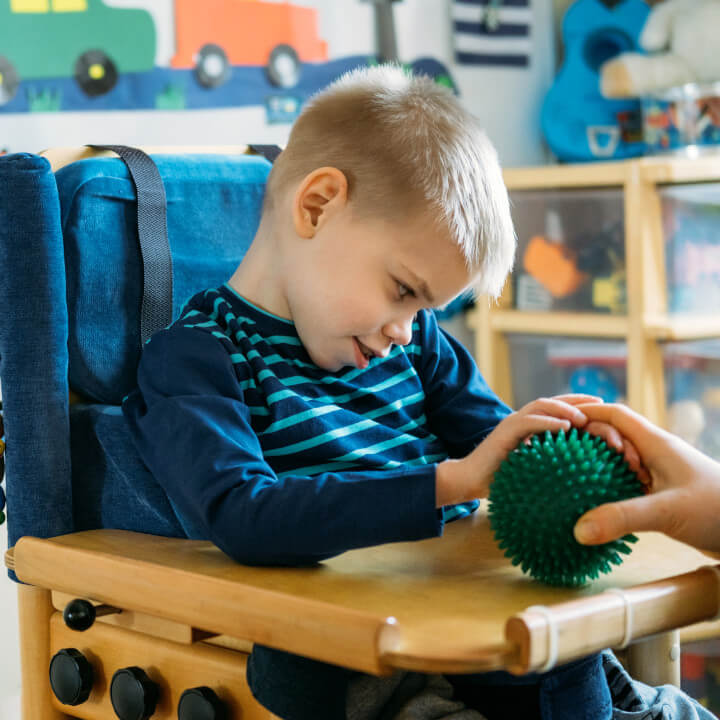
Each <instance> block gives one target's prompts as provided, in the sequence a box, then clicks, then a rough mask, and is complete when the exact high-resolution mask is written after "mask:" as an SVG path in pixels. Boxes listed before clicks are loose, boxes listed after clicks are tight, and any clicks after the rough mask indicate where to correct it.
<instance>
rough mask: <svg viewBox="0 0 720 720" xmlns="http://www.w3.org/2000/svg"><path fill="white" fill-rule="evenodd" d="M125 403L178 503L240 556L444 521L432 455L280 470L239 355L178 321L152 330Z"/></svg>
mask: <svg viewBox="0 0 720 720" xmlns="http://www.w3.org/2000/svg"><path fill="white" fill-rule="evenodd" d="M189 334H191V335H190V336H189ZM188 337H191V341H190V342H188ZM123 412H124V414H125V416H126V418H127V420H128V422H129V426H130V428H131V432H132V435H133V437H134V440H135V443H136V446H137V448H138V450H139V453H140V456H141V457H142V459H143V461H144V462H145V464H146V465H147V466H148V468H149V469H150V471H151V472H152V473H153V475H154V476H155V478H156V479H157V481H158V482H159V483H160V484H161V485H162V487H163V488H164V489H165V491H166V493H167V494H168V496H169V498H170V499H171V500H172V502H173V505H174V507H175V508H176V510H177V511H178V512H179V513H180V514H181V516H183V519H185V520H186V521H187V522H188V523H189V524H190V525H192V526H193V527H196V528H202V531H203V533H204V534H205V537H206V539H209V540H212V541H213V542H214V543H215V544H216V545H218V547H220V548H221V549H222V550H223V551H224V552H226V553H227V554H228V555H230V556H231V557H232V558H234V559H236V560H238V561H239V562H243V563H246V564H287V565H297V564H307V563H312V562H316V561H319V560H322V559H324V558H327V557H330V556H333V555H336V554H339V553H342V552H344V551H346V550H349V549H352V548H356V547H367V546H370V545H376V544H381V543H387V542H398V541H407V540H418V539H424V538H427V537H433V536H437V535H439V534H440V533H441V532H442V524H443V523H442V517H441V514H440V513H439V512H438V511H437V510H436V507H435V501H436V498H435V466H432V465H427V466H421V467H411V468H410V467H409V468H401V469H398V470H389V471H383V472H343V473H341V474H339V473H330V472H328V473H321V474H319V475H314V476H301V475H297V476H292V475H291V476H286V475H283V477H282V478H279V477H278V476H277V475H276V473H275V472H274V471H273V470H272V468H271V467H270V466H269V465H268V463H267V462H266V461H265V460H264V458H263V453H262V448H261V446H260V442H259V440H258V438H257V436H256V434H255V432H254V431H253V429H252V425H251V423H250V410H249V408H248V407H247V405H246V404H245V403H244V402H243V398H242V391H241V389H240V386H239V384H238V381H237V376H236V374H235V370H234V368H233V365H232V361H231V359H230V356H229V354H228V352H227V350H226V349H225V348H224V347H223V345H222V344H221V342H220V341H219V340H218V339H216V338H214V337H213V336H212V335H210V334H209V333H205V332H202V331H198V330H191V329H184V328H177V327H176V328H172V329H170V330H166V331H163V332H161V333H160V334H158V335H156V336H155V337H153V339H152V340H151V341H150V342H149V343H148V344H147V345H146V346H145V349H144V351H143V356H142V360H141V363H140V367H139V370H138V388H137V389H136V390H135V391H133V393H131V394H130V395H129V396H128V398H127V399H126V401H125V404H124V406H123ZM359 520H362V521H361V522H360V521H359Z"/></svg>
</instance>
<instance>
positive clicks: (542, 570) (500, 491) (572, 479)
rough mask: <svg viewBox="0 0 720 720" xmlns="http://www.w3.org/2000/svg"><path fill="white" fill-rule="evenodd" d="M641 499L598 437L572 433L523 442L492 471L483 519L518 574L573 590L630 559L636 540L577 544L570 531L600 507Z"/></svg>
mask: <svg viewBox="0 0 720 720" xmlns="http://www.w3.org/2000/svg"><path fill="white" fill-rule="evenodd" d="M642 494H643V486H642V484H641V483H640V481H639V480H638V479H637V476H636V475H635V473H634V472H633V471H632V470H630V468H629V467H628V465H627V463H626V462H625V460H624V459H623V457H622V455H620V453H618V452H617V451H616V450H613V449H612V448H610V447H608V445H607V444H606V443H605V441H604V440H602V439H601V438H599V437H597V436H593V435H589V434H588V433H583V434H582V435H579V434H578V432H577V430H576V429H575V428H573V429H572V430H571V431H570V433H569V434H568V435H565V433H564V432H563V431H562V430H561V431H560V432H559V433H556V434H553V433H550V432H546V433H545V435H544V437H540V436H538V435H534V436H533V437H532V440H531V443H530V444H529V445H528V444H525V443H521V444H520V445H519V446H518V447H517V448H516V449H515V450H513V451H512V452H511V453H510V454H509V455H508V457H507V459H506V460H505V461H504V462H503V463H502V465H501V466H500V468H499V469H498V471H497V472H496V473H495V480H494V481H493V483H492V485H491V487H490V497H489V507H488V515H489V518H490V526H491V527H492V529H493V531H494V533H495V539H496V541H497V542H498V543H499V546H500V549H502V550H505V556H506V557H509V558H510V559H511V560H512V563H513V565H520V566H521V568H522V570H523V572H526V573H529V574H530V575H531V576H532V577H534V578H536V579H537V580H540V581H541V582H544V583H548V584H549V585H561V586H567V587H574V586H578V585H582V584H584V583H585V582H587V581H588V580H590V579H593V580H594V579H595V578H597V577H598V576H599V575H600V573H607V572H610V570H611V569H612V565H620V563H621V562H622V560H623V557H622V556H623V555H628V554H629V553H630V552H631V548H630V547H629V545H628V543H634V542H636V541H637V538H636V537H635V536H634V535H625V536H624V537H623V538H621V539H619V540H613V541H612V542H609V543H605V544H604V545H593V546H590V545H581V544H580V543H578V542H577V540H575V537H574V536H573V527H574V526H575V523H576V522H577V520H578V519H579V518H580V516H581V515H583V514H584V513H586V512H587V511H588V510H590V509H592V508H594V507H596V506H597V505H602V504H603V503H606V502H612V501H616V500H625V499H628V498H631V497H636V496H637V495H642Z"/></svg>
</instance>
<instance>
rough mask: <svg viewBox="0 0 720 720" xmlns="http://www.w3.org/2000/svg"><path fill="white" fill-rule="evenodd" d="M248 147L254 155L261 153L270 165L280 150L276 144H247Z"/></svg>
mask: <svg viewBox="0 0 720 720" xmlns="http://www.w3.org/2000/svg"><path fill="white" fill-rule="evenodd" d="M248 147H249V148H250V149H251V150H252V151H253V152H254V153H255V154H256V155H262V156H263V157H264V158H265V159H266V160H267V161H268V162H269V163H270V164H271V165H272V163H274V162H275V159H276V158H277V156H278V155H279V154H280V153H281V152H282V150H281V149H280V148H279V147H278V146H277V145H248Z"/></svg>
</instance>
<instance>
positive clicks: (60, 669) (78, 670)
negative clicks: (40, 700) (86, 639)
mask: <svg viewBox="0 0 720 720" xmlns="http://www.w3.org/2000/svg"><path fill="white" fill-rule="evenodd" d="M93 679H94V674H93V669H92V665H91V664H90V663H89V661H88V659H87V658H86V657H85V656H84V655H83V654H82V653H81V652H80V651H79V650H75V648H65V649H64V650H60V651H58V652H56V653H55V655H53V658H52V660H51V661H50V687H51V688H52V691H53V692H54V693H55V697H56V698H57V699H58V700H59V701H60V702H61V703H62V704H63V705H80V704H81V703H84V702H85V701H86V700H87V699H88V697H89V695H90V691H91V690H92V686H93Z"/></svg>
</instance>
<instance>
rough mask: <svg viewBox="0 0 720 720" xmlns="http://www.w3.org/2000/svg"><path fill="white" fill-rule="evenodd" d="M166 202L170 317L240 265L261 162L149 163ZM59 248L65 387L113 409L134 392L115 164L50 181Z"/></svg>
mask: <svg viewBox="0 0 720 720" xmlns="http://www.w3.org/2000/svg"><path fill="white" fill-rule="evenodd" d="M153 159H154V160H155V162H156V164H157V166H158V170H159V172H160V176H161V177H162V179H163V183H164V185H165V193H166V196H167V203H168V209H167V222H168V237H169V242H170V249H171V253H172V258H173V273H174V285H173V318H175V317H177V315H178V313H179V311H180V309H181V308H182V306H183V305H184V303H185V302H186V301H187V300H188V299H189V298H190V297H191V296H192V295H193V294H195V293H196V292H198V291H199V290H202V289H203V288H206V287H212V286H215V285H219V284H221V283H223V282H225V281H226V280H228V279H229V277H230V276H231V275H232V273H233V271H234V270H235V268H236V267H237V265H238V264H239V263H240V261H241V260H242V257H243V255H244V254H245V252H246V250H247V248H248V247H249V246H250V243H251V242H252V239H253V237H254V235H255V232H256V230H257V227H258V224H259V222H260V213H261V209H262V201H263V197H264V191H265V182H266V180H267V176H268V174H269V172H270V167H271V166H270V164H269V163H268V162H267V161H266V160H265V159H264V158H261V157H258V156H252V155H238V156H225V155H157V156H154V157H153ZM55 177H56V181H57V185H58V192H59V196H60V207H61V223H62V230H63V236H64V246H65V265H66V274H67V305H68V325H69V328H68V329H69V337H68V350H69V377H70V385H71V387H72V388H73V389H74V390H77V391H78V392H80V393H82V394H83V395H86V396H88V397H91V398H93V399H95V400H98V401H100V402H104V403H109V404H118V403H120V402H121V401H122V398H123V397H124V396H125V395H127V393H128V392H129V391H130V390H131V389H132V387H133V386H134V384H135V373H136V369H137V363H138V359H139V354H140V320H139V317H140V304H141V299H142V261H141V257H140V250H139V243H138V234H137V203H136V200H135V190H134V187H133V184H132V181H131V179H130V176H129V174H128V171H127V168H126V166H125V164H124V163H123V162H122V161H121V160H120V159H118V158H92V159H87V160H81V161H79V162H75V163H72V164H71V165H68V166H66V167H64V168H62V169H61V170H58V172H57V173H56V175H55Z"/></svg>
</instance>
